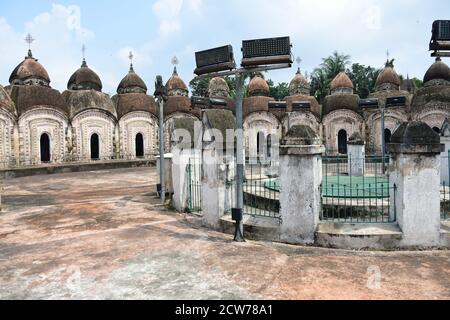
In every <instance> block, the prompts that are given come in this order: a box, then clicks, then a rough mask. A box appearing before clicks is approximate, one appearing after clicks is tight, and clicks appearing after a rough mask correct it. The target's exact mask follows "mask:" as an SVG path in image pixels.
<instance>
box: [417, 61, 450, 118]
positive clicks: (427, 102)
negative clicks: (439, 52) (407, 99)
mask: <svg viewBox="0 0 450 320" xmlns="http://www.w3.org/2000/svg"><path fill="white" fill-rule="evenodd" d="M423 80H424V85H423V87H422V88H420V89H419V90H417V91H416V94H415V95H414V99H413V102H412V107H411V111H412V113H413V114H414V113H419V112H420V111H421V110H424V109H428V108H433V109H441V110H443V111H447V110H448V109H449V108H450V69H449V67H448V66H447V65H446V64H445V63H444V62H442V61H441V60H440V58H437V59H436V62H435V63H433V64H432V65H431V67H430V68H429V69H428V71H427V72H426V73H425V76H424V79H423Z"/></svg>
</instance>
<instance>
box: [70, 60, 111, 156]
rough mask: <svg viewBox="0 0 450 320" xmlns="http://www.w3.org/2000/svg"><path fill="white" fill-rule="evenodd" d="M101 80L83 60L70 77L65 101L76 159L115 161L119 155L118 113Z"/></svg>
mask: <svg viewBox="0 0 450 320" xmlns="http://www.w3.org/2000/svg"><path fill="white" fill-rule="evenodd" d="M102 87H103V85H102V82H101V80H100V77H99V76H98V75H97V74H96V73H95V72H94V71H93V70H92V69H91V68H89V67H88V65H87V62H86V60H85V59H83V62H82V64H81V67H80V68H79V69H78V70H77V71H75V73H74V74H73V75H72V76H71V77H70V79H69V82H68V84H67V90H66V91H64V92H63V97H64V99H65V100H66V103H67V105H68V107H69V110H70V111H69V114H70V119H71V123H72V126H71V128H72V140H73V144H72V146H73V151H72V152H73V154H72V155H71V156H72V157H73V159H75V160H80V161H87V160H98V159H104V160H108V159H113V158H115V157H116V155H118V154H119V132H118V131H119V127H118V122H117V112H116V108H115V106H114V103H113V101H112V100H111V98H110V97H109V96H108V95H107V94H105V93H103V92H102V91H101V90H102Z"/></svg>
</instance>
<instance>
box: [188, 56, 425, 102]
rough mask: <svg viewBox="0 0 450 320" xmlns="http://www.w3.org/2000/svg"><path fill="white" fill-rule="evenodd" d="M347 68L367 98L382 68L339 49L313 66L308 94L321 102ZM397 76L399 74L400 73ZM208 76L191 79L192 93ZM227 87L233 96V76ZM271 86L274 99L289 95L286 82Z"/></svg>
mask: <svg viewBox="0 0 450 320" xmlns="http://www.w3.org/2000/svg"><path fill="white" fill-rule="evenodd" d="M386 66H390V67H393V66H394V59H391V60H388V61H387V62H386ZM344 70H345V71H346V72H347V74H348V76H349V77H350V79H351V80H352V82H353V85H354V87H355V93H356V94H358V95H359V96H360V98H362V99H364V98H367V97H368V96H369V95H370V93H371V92H373V91H374V88H375V83H376V80H377V77H378V75H379V74H380V72H381V70H380V69H377V68H374V67H371V66H365V65H362V64H360V63H353V64H351V62H350V56H349V55H346V54H343V53H339V52H338V51H335V52H333V53H332V54H331V55H330V56H329V57H326V58H323V59H322V63H321V64H320V65H319V66H318V67H317V68H315V69H314V71H313V72H312V74H311V76H310V80H311V94H312V95H314V96H315V97H316V99H317V100H318V101H319V103H323V100H324V98H325V97H326V96H327V95H329V94H330V85H331V81H332V80H333V79H334V78H335V77H336V76H337V75H338V73H339V72H341V71H344ZM255 75H256V74H252V75H248V76H246V78H245V79H244V97H245V96H248V82H249V80H250V79H251V78H253V77H254V76H255ZM258 75H259V76H260V77H262V78H263V79H264V74H262V73H258ZM400 78H401V79H403V78H402V76H401V75H400ZM209 80H210V79H202V80H197V79H194V80H192V81H191V82H190V83H189V85H190V87H191V90H192V95H195V96H201V97H206V96H207V95H208V85H209ZM225 80H226V81H227V83H228V86H229V88H230V95H231V97H232V98H234V97H235V95H236V84H235V81H234V78H233V77H225ZM411 80H412V81H413V82H414V83H415V84H416V87H417V88H421V87H422V86H423V83H422V81H421V80H420V79H417V78H412V79H411ZM267 83H268V85H269V89H270V93H269V95H270V97H272V98H274V99H276V100H283V99H284V98H285V97H286V96H288V95H289V84H288V83H286V82H282V83H278V84H275V83H274V82H273V81H272V80H270V79H269V80H267Z"/></svg>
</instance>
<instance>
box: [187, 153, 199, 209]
mask: <svg viewBox="0 0 450 320" xmlns="http://www.w3.org/2000/svg"><path fill="white" fill-rule="evenodd" d="M186 175H187V177H186V178H187V186H188V190H187V192H188V197H187V210H186V211H187V212H188V213H201V212H202V163H201V160H200V158H199V157H193V158H190V159H189V163H188V165H187V166H186Z"/></svg>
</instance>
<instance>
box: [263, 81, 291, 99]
mask: <svg viewBox="0 0 450 320" xmlns="http://www.w3.org/2000/svg"><path fill="white" fill-rule="evenodd" d="M267 84H268V85H269V96H270V97H272V98H274V99H275V100H277V101H280V100H283V99H284V98H285V97H287V96H289V84H288V83H286V82H282V83H278V84H277V85H275V84H274V82H273V81H272V80H270V79H269V80H267Z"/></svg>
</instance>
